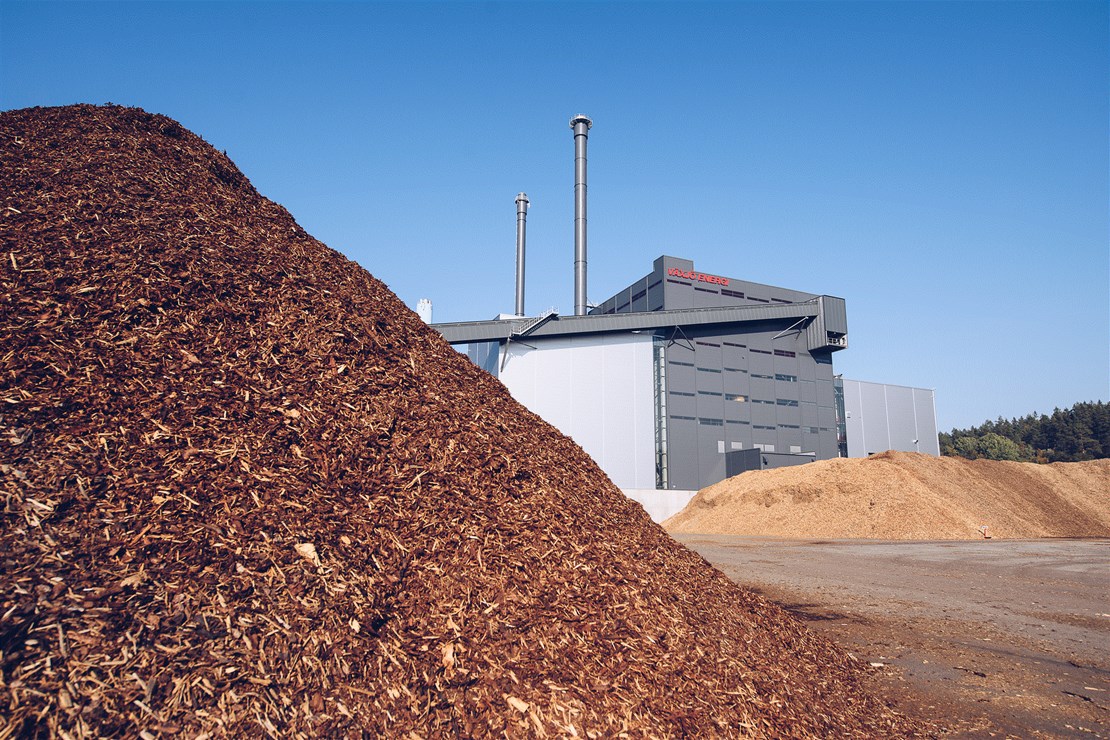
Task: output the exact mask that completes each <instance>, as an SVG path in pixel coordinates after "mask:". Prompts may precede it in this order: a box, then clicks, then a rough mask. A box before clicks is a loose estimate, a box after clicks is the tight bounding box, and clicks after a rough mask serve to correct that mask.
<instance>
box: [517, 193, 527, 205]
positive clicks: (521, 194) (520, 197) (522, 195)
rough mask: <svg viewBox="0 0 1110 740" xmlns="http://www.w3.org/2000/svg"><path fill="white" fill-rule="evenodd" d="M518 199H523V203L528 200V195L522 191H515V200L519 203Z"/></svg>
mask: <svg viewBox="0 0 1110 740" xmlns="http://www.w3.org/2000/svg"><path fill="white" fill-rule="evenodd" d="M520 201H524V202H525V203H527V202H529V201H528V196H527V195H525V194H524V193H517V194H516V202H517V203H519V202H520Z"/></svg>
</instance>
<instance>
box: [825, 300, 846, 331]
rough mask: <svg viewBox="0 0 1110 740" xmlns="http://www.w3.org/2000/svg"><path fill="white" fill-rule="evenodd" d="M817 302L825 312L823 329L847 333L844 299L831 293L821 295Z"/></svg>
mask: <svg viewBox="0 0 1110 740" xmlns="http://www.w3.org/2000/svg"><path fill="white" fill-rule="evenodd" d="M819 302H820V304H821V308H822V311H823V313H824V314H825V331H833V332H836V333H838V334H847V333H848V310H847V308H845V305H844V299H843V298H836V297H834V296H831V295H823V296H821V297H820V299H819Z"/></svg>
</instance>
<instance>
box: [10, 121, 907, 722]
mask: <svg viewBox="0 0 1110 740" xmlns="http://www.w3.org/2000/svg"><path fill="white" fill-rule="evenodd" d="M0 224H2V226H0V255H2V261H0V507H2V509H0V738H5V737H12V736H20V737H38V736H51V735H53V736H61V737H140V736H141V737H144V738H146V737H155V736H170V735H178V734H179V735H181V736H183V737H186V736H187V737H196V736H201V735H204V736H219V737H226V736H230V737H257V736H269V737H274V738H297V737H305V738H308V737H412V738H416V737H474V736H482V737H487V736H496V737H506V736H507V737H521V736H526V735H535V736H547V737H571V736H579V737H581V736H587V735H588V736H591V737H598V736H601V737H679V736H692V737H739V736H790V737H890V736H903V735H907V734H911V733H913V732H915V731H916V728H915V725H914V724H913V723H910V722H907V721H906V720H905V719H903V718H902V717H900V716H899V715H897V714H895V713H894V712H892V711H891V710H890V709H889V708H888V707H887V706H885V705H884V704H883V703H882V702H880V701H878V700H876V699H875V698H873V697H871V696H870V695H868V694H867V693H866V692H865V691H863V690H862V689H861V687H860V683H859V678H860V669H859V667H858V664H856V663H854V662H853V661H852V660H851V659H850V658H849V657H848V656H847V655H846V654H845V653H844V652H843V651H841V650H840V649H838V648H836V647H835V646H833V645H831V644H830V643H828V642H826V641H824V640H822V639H819V638H817V637H816V636H814V635H813V634H811V633H809V632H808V631H807V630H806V629H805V628H804V627H803V626H802V625H801V624H800V623H798V622H797V621H795V620H794V619H792V618H790V617H789V616H788V615H786V614H785V613H784V612H783V611H782V610H781V609H779V608H778V607H775V606H774V605H772V604H770V603H768V602H766V601H764V600H763V599H761V598H760V597H758V596H756V595H754V594H752V593H750V592H747V591H744V590H741V589H739V588H737V587H735V586H734V585H733V584H732V583H730V582H729V581H728V579H726V578H725V577H724V576H723V575H722V574H720V573H719V572H717V571H715V570H713V569H712V568H711V567H710V566H709V565H708V564H706V563H705V561H704V560H702V559H701V558H700V557H698V556H696V555H694V554H693V553H691V552H689V551H688V550H686V549H685V548H683V547H682V546H680V545H678V544H677V543H675V542H674V541H673V540H672V539H671V538H670V537H668V536H667V535H666V534H665V533H664V532H663V530H662V529H660V528H659V527H657V526H655V525H654V524H652V522H651V521H650V519H649V518H648V517H647V516H646V515H645V514H644V511H643V510H642V509H641V508H640V507H639V506H637V505H635V504H634V503H632V502H631V501H629V500H627V499H626V498H625V497H624V496H623V495H622V494H621V493H620V491H619V490H617V489H616V488H615V487H614V486H613V485H612V484H611V483H610V482H609V481H608V480H607V479H606V478H605V476H604V474H603V473H602V472H601V471H600V470H599V469H598V468H597V466H596V465H595V464H594V463H593V462H592V461H591V460H590V459H589V458H588V457H587V456H586V455H585V453H583V452H582V450H581V449H580V448H579V447H578V446H577V445H575V444H574V443H573V442H572V441H571V440H569V439H568V438H566V437H564V436H563V435H561V434H559V433H558V432H557V431H556V430H554V429H553V428H552V427H550V426H549V425H547V424H545V423H543V422H542V421H541V420H540V419H538V418H537V417H536V416H535V415H534V414H532V413H530V412H528V411H527V410H526V409H524V408H523V407H521V406H520V405H519V404H517V403H516V402H515V401H514V400H513V399H512V398H511V397H510V396H509V394H508V392H507V391H506V390H505V388H504V386H502V385H501V384H500V383H498V382H497V381H496V380H495V379H493V378H492V377H490V376H489V375H488V374H486V373H484V372H482V371H481V370H479V369H478V368H477V367H475V366H474V365H473V364H472V363H470V362H469V361H468V360H467V359H466V358H465V357H463V356H461V355H459V354H458V353H457V352H455V351H454V350H453V349H451V348H450V347H449V346H448V345H447V344H446V343H445V342H444V341H443V339H442V338H441V337H440V336H439V335H438V334H436V333H435V332H434V331H433V330H431V329H430V328H428V327H427V326H425V325H424V324H423V323H422V322H421V321H420V320H419V318H417V316H416V315H415V314H414V313H412V312H411V311H409V310H408V309H407V308H406V307H405V306H404V305H402V304H401V302H400V301H399V300H398V299H397V297H396V296H394V295H393V294H392V293H390V291H389V290H388V289H387V288H386V287H385V286H384V285H383V284H382V283H381V282H379V281H378V280H376V279H375V278H373V277H372V276H371V275H370V274H369V273H367V272H366V271H365V270H364V269H362V268H361V267H359V266H358V265H356V264H354V263H352V262H350V261H348V260H346V259H345V258H343V257H342V256H341V255H339V254H338V253H336V252H335V251H333V250H331V249H329V248H328V247H326V246H325V245H323V244H321V243H320V242H318V241H316V240H315V239H313V238H312V237H311V236H309V235H308V234H306V233H305V232H304V230H303V229H301V228H300V227H299V226H298V225H297V224H296V222H295V221H294V220H293V219H292V217H291V216H290V215H289V214H288V213H287V212H286V211H285V210H284V209H283V208H281V207H280V206H277V205H276V204H274V203H272V202H270V201H268V200H266V199H265V198H263V197H262V196H261V195H259V194H258V193H257V192H256V191H255V189H254V188H253V187H252V186H251V184H250V183H249V182H248V181H247V179H246V178H245V177H244V176H243V175H242V173H240V172H239V171H238V170H237V169H236V167H235V165H234V164H233V163H232V162H231V160H229V159H228V158H227V157H226V156H224V155H221V154H220V153H218V152H217V151H215V150H214V149H213V148H212V147H211V146H209V145H208V144H207V143H205V142H204V141H203V140H201V139H200V138H199V137H197V136H196V135H194V134H192V133H190V132H188V131H186V130H185V129H184V128H182V127H181V126H180V125H179V124H177V123H176V122H174V121H171V120H169V119H167V118H165V117H162V116H155V115H150V114H147V113H144V112H143V111H139V110H134V109H125V108H118V107H106V108H94V107H91V106H73V107H66V108H54V109H30V110H22V111H9V112H6V113H0Z"/></svg>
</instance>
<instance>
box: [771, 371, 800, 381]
mask: <svg viewBox="0 0 1110 740" xmlns="http://www.w3.org/2000/svg"><path fill="white" fill-rule="evenodd" d="M775 380H784V381H786V382H787V383H797V382H798V376H797V375H784V374H783V373H775Z"/></svg>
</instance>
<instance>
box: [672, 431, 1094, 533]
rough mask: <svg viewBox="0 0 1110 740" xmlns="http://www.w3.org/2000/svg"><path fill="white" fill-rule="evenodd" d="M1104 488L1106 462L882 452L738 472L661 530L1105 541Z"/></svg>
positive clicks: (704, 492)
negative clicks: (1025, 460)
mask: <svg viewBox="0 0 1110 740" xmlns="http://www.w3.org/2000/svg"><path fill="white" fill-rule="evenodd" d="M1107 491H1110V460H1092V461H1090V462H1079V463H1053V464H1051V465H1037V464H1034V463H1015V462H995V461H992V460H965V459H963V458H960V457H934V456H932V455H920V454H917V453H913V452H884V453H883V454H881V455H874V456H872V457H869V458H855V459H850V458H841V459H836V460H821V461H818V462H814V463H809V464H807V465H799V466H795V467H790V468H778V469H774V470H758V471H751V472H747V473H741V474H740V475H738V476H735V477H733V478H729V479H727V480H724V481H721V482H720V483H718V484H716V485H713V486H710V487H708V488H705V489H703V490H702V491H699V492H698V494H697V495H696V496H695V497H694V498H693V499H691V500H690V503H689V504H687V506H686V508H685V509H683V510H682V511H681V512H679V513H678V514H676V515H674V516H673V517H671V518H670V519H668V520H667V521H666V522H664V523H663V526H664V527H666V529H667V530H668V531H671V532H684V533H701V534H739V535H762V536H769V537H800V538H809V537H821V538H857V537H862V538H871V539H891V540H960V539H981V538H982V537H983V536H984V534H986V535H988V536H990V537H1010V538H1025V537H1110V497H1108V496H1107ZM983 527H986V529H985V530H984V529H983Z"/></svg>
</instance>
